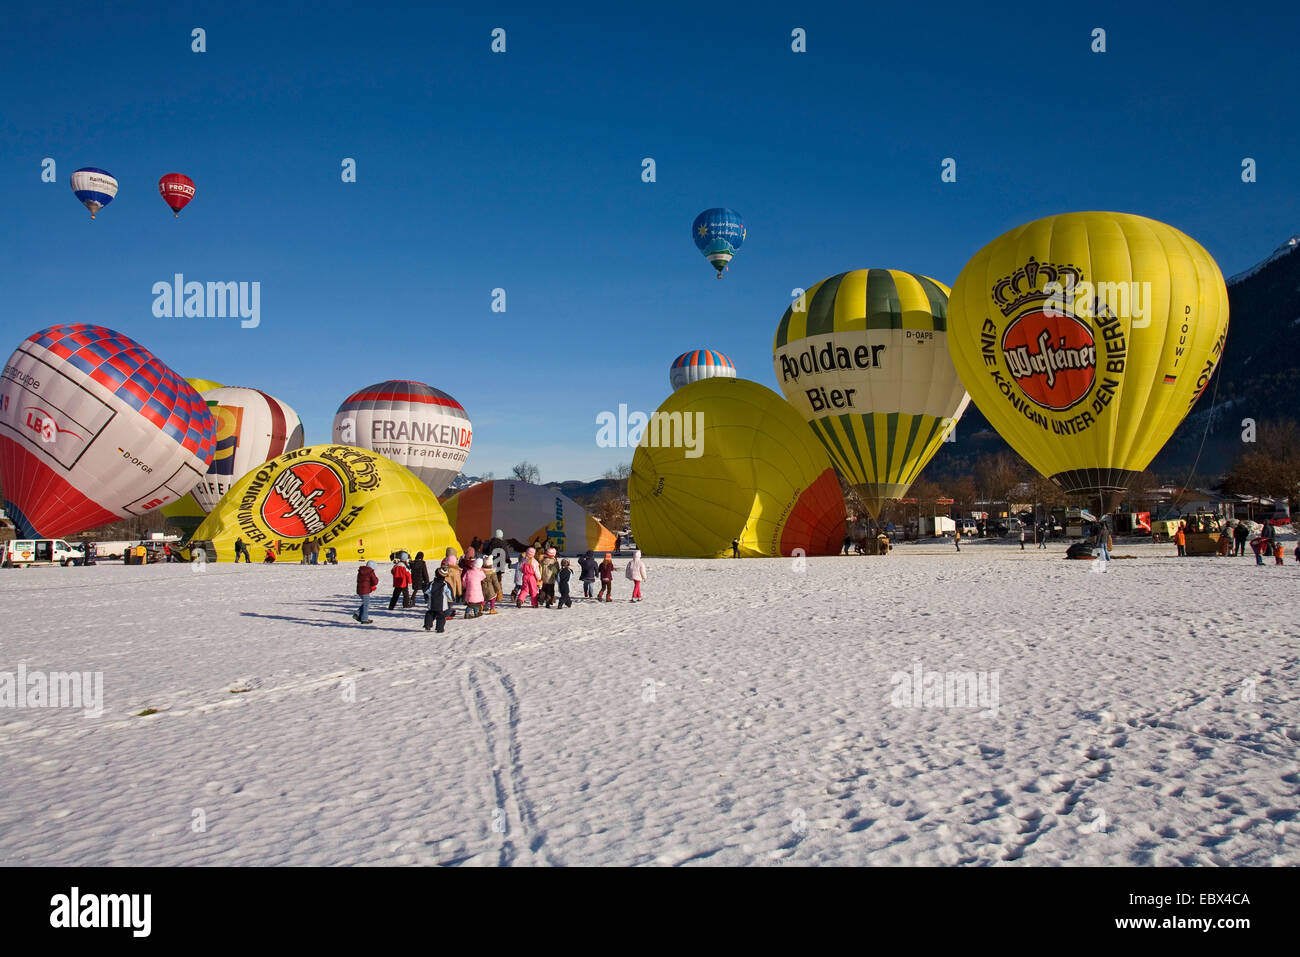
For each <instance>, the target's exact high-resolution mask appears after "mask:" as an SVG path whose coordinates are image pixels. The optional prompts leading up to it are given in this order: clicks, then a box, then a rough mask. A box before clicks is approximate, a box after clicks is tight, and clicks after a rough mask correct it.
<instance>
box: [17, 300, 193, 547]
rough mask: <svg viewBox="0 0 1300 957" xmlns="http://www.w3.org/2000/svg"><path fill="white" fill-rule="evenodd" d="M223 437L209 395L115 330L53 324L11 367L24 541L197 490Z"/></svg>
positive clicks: (145, 510)
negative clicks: (205, 398)
mask: <svg viewBox="0 0 1300 957" xmlns="http://www.w3.org/2000/svg"><path fill="white" fill-rule="evenodd" d="M215 444H216V423H215V422H214V421H213V418H212V416H211V414H209V412H208V407H207V405H206V404H205V403H204V402H203V399H202V398H201V397H200V396H199V394H198V393H197V392H195V391H194V389H192V388H191V387H190V386H189V384H187V383H186V382H185V380H184V379H182V378H181V377H180V376H178V375H177V374H176V373H175V372H173V371H172V370H171V369H169V368H168V367H167V366H166V365H165V364H164V363H163V362H162V360H160V359H158V358H157V357H156V356H154V355H153V354H152V353H151V352H150V351H149V350H148V349H146V348H144V347H143V346H141V345H140V344H139V343H137V342H135V341H134V340H132V339H130V338H128V337H127V336H124V335H122V334H121V333H118V332H114V331H113V330H111V329H105V328H104V327H103V326H90V325H83V324H78V325H65V326H52V327H50V328H49V329H42V330H41V331H40V332H37V333H34V334H32V335H31V336H30V337H29V338H28V339H27V340H26V341H25V342H23V343H22V344H21V345H20V346H19V347H18V350H17V351H16V352H15V353H14V354H13V355H12V356H10V357H9V360H8V362H6V363H5V369H4V392H3V394H2V395H0V482H2V483H3V485H4V494H5V499H6V501H5V511H6V512H7V513H8V515H9V517H10V518H11V519H12V520H13V522H14V524H15V526H16V527H17V529H18V534H19V537H23V538H54V537H58V536H66V535H72V534H74V533H76V532H80V531H84V530H85V529H88V528H94V527H96V526H97V525H103V524H105V523H106V522H112V521H115V520H116V519H119V518H126V517H128V516H132V515H148V514H150V513H152V512H153V511H154V510H156V509H158V508H160V507H162V506H164V505H166V504H168V503H170V502H175V501H176V500H178V499H179V498H181V496H183V495H184V494H185V493H186V492H188V491H189V490H190V489H191V488H193V487H194V485H195V483H197V482H198V481H199V479H200V478H202V477H203V473H204V472H206V471H207V468H208V463H209V462H211V461H212V452H213V448H214V447H215Z"/></svg>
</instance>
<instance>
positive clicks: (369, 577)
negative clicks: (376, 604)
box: [352, 562, 379, 625]
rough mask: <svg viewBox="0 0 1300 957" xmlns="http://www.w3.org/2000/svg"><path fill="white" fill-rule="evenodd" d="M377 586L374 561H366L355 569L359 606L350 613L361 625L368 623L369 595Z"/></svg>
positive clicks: (377, 580)
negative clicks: (359, 599)
mask: <svg viewBox="0 0 1300 957" xmlns="http://www.w3.org/2000/svg"><path fill="white" fill-rule="evenodd" d="M378 587H379V576H378V575H377V574H375V563H374V562H366V563H365V564H364V565H362V566H361V567H360V568H358V569H357V595H358V596H360V598H361V607H360V608H358V609H357V610H356V612H355V613H354V614H353V615H352V618H353V619H354V620H355V621H359V622H361V624H363V625H368V624H370V596H371V594H372V593H373V592H374V590H375V589H376V588H378Z"/></svg>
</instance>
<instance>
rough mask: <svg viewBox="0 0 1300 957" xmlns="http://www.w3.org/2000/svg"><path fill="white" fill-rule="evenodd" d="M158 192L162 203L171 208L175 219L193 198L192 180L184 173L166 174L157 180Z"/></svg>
mask: <svg viewBox="0 0 1300 957" xmlns="http://www.w3.org/2000/svg"><path fill="white" fill-rule="evenodd" d="M158 192H159V193H160V194H161V195H162V198H163V202H164V203H166V204H167V205H168V206H170V207H171V210H172V216H173V218H175V217H176V216H179V215H180V214H181V210H182V209H184V208H185V206H186V204H187V203H189V201H190V200H192V199H193V198H194V180H192V179H190V178H189V177H188V176H186V175H185V174H184V173H167V174H166V175H165V176H163V178H162V179H160V180H158Z"/></svg>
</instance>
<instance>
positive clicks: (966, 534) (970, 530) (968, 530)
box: [954, 518, 979, 538]
mask: <svg viewBox="0 0 1300 957" xmlns="http://www.w3.org/2000/svg"><path fill="white" fill-rule="evenodd" d="M954 521H956V523H957V527H958V528H959V529H961V534H962V537H963V538H973V537H974V536H975V535H978V534H979V526H977V525H976V524H975V519H973V518H958V519H955V520H954Z"/></svg>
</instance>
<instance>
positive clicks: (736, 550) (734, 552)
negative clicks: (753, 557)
mask: <svg viewBox="0 0 1300 957" xmlns="http://www.w3.org/2000/svg"><path fill="white" fill-rule="evenodd" d="M731 557H732V558H739V557H740V539H738V538H733V539H732V540H731Z"/></svg>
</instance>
